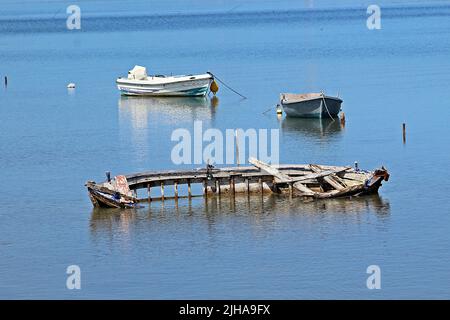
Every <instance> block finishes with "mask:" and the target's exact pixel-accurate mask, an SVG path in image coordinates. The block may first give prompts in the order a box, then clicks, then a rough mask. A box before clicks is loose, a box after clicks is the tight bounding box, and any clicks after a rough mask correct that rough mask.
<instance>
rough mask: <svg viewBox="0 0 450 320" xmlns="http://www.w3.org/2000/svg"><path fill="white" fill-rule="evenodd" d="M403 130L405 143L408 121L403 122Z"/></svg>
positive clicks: (404, 141)
mask: <svg viewBox="0 0 450 320" xmlns="http://www.w3.org/2000/svg"><path fill="white" fill-rule="evenodd" d="M402 129H403V130H402V131H403V143H404V144H405V143H406V123H404V122H403V125H402Z"/></svg>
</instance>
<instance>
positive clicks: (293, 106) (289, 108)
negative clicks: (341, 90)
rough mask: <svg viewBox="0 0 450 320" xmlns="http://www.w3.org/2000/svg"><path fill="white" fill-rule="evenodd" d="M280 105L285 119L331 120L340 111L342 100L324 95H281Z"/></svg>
mask: <svg viewBox="0 0 450 320" xmlns="http://www.w3.org/2000/svg"><path fill="white" fill-rule="evenodd" d="M280 104H281V106H282V107H283V110H284V112H285V113H286V116H287V117H302V118H333V117H336V116H337V115H338V114H339V112H340V111H341V104H342V100H341V99H340V98H338V97H331V96H326V95H325V94H324V93H304V94H294V93H282V94H281V95H280Z"/></svg>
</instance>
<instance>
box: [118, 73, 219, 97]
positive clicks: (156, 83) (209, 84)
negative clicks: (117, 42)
mask: <svg viewBox="0 0 450 320" xmlns="http://www.w3.org/2000/svg"><path fill="white" fill-rule="evenodd" d="M116 84H117V88H118V89H119V90H120V92H121V93H122V94H123V95H133V96H166V97H169V96H176V97H204V96H205V95H206V94H207V92H208V90H209V89H210V88H211V90H212V91H217V90H218V86H217V83H216V82H215V81H214V76H213V75H212V74H211V73H209V72H208V73H205V74H197V75H176V76H166V75H147V70H146V68H145V67H142V66H135V67H134V68H133V69H132V70H130V71H129V72H128V77H127V78H122V77H120V78H118V79H117V80H116Z"/></svg>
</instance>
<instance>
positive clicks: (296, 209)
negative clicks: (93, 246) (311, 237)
mask: <svg viewBox="0 0 450 320" xmlns="http://www.w3.org/2000/svg"><path fill="white" fill-rule="evenodd" d="M390 210H391V209H390V204H389V201H387V200H385V199H383V198H381V197H380V196H379V195H378V194H374V195H368V196H363V197H351V198H335V199H327V200H320V201H310V202H304V201H303V200H302V199H301V198H289V197H288V196H278V195H265V196H261V195H252V196H247V195H236V196H235V197H229V196H224V197H210V198H207V199H205V198H202V197H200V198H192V199H191V200H189V199H179V200H178V201H172V200H170V201H166V202H160V201H157V202H152V203H150V205H146V206H144V207H142V208H139V209H104V208H94V209H93V210H92V214H91V219H90V228H91V233H92V234H93V235H95V236H96V235H99V234H102V233H105V232H106V233H111V234H121V235H123V234H128V233H130V232H132V231H130V229H134V230H137V231H142V230H147V231H149V230H150V229H152V228H157V229H158V230H160V228H163V227H162V225H173V224H185V225H186V226H187V225H189V224H197V225H198V224H205V225H207V226H209V227H212V226H214V225H216V224H217V223H220V222H221V221H224V219H225V220H229V219H240V221H241V222H242V221H245V223H249V224H250V225H255V226H258V229H260V230H261V229H263V230H264V229H265V228H266V227H267V229H268V230H269V229H270V228H271V225H273V224H274V223H275V224H277V223H284V222H285V221H286V220H285V219H283V217H286V216H289V217H293V218H294V219H295V220H296V221H297V220H298V221H300V222H299V225H320V224H322V223H328V224H329V223H333V222H334V223H337V224H340V223H342V222H344V223H349V224H360V223H366V222H365V220H363V219H361V217H362V216H367V217H370V216H372V215H374V216H375V217H377V218H378V219H380V220H381V221H384V220H385V219H386V218H388V217H389V216H390ZM283 221H284V222H283ZM209 227H208V229H209ZM170 228H172V227H170Z"/></svg>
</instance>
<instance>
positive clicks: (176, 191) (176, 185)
mask: <svg viewBox="0 0 450 320" xmlns="http://www.w3.org/2000/svg"><path fill="white" fill-rule="evenodd" d="M173 190H174V193H175V199H178V182H175V183H174V184H173Z"/></svg>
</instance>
